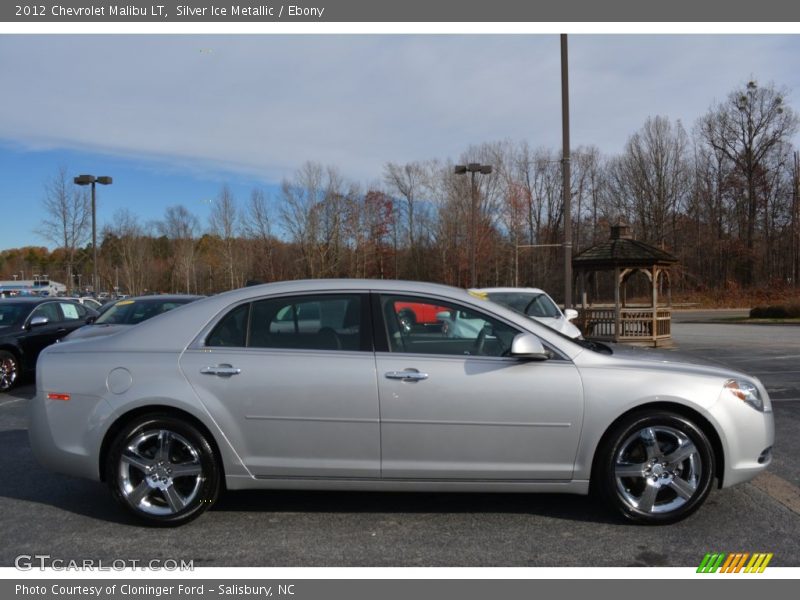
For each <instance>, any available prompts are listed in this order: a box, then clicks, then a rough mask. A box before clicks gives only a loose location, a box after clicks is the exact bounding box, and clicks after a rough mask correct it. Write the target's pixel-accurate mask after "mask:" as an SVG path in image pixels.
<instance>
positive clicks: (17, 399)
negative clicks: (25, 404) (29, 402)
mask: <svg viewBox="0 0 800 600" xmlns="http://www.w3.org/2000/svg"><path fill="white" fill-rule="evenodd" d="M24 399H25V398H14V399H12V400H6V401H5V402H0V406H6V405H7V404H14V402H22V401H23V400H24Z"/></svg>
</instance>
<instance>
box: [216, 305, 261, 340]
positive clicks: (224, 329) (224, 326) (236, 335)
mask: <svg viewBox="0 0 800 600" xmlns="http://www.w3.org/2000/svg"><path fill="white" fill-rule="evenodd" d="M249 311H250V305H249V304H242V305H241V306H237V307H236V308H234V309H233V310H232V311H231V312H229V313H228V314H227V315H225V316H224V317H223V318H222V320H221V321H220V322H219V323H218V324H217V326H216V327H215V328H214V330H213V331H212V332H211V335H209V336H208V339H207V340H206V346H214V347H233V348H244V347H245V345H246V342H247V338H246V336H247V316H248V314H249Z"/></svg>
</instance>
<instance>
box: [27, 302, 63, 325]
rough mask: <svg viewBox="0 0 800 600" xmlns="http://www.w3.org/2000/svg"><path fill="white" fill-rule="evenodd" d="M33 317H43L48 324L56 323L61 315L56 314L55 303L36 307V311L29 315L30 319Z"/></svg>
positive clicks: (56, 307)
mask: <svg viewBox="0 0 800 600" xmlns="http://www.w3.org/2000/svg"><path fill="white" fill-rule="evenodd" d="M33 317H44V318H46V319H47V320H48V321H49V322H50V323H57V322H58V321H60V320H61V314H60V313H59V312H58V306H57V305H56V303H55V302H48V303H47V304H42V305H41V306H38V307H36V310H34V311H33V313H31V318H33Z"/></svg>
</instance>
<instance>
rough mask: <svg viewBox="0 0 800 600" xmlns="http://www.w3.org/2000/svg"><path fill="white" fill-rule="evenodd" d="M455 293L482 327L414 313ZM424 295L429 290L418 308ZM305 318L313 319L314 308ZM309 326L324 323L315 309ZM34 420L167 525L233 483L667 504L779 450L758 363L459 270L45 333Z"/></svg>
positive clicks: (74, 458) (698, 498)
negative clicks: (669, 351) (555, 307)
mask: <svg viewBox="0 0 800 600" xmlns="http://www.w3.org/2000/svg"><path fill="white" fill-rule="evenodd" d="M409 304H413V305H414V306H421V307H423V308H426V309H427V310H428V311H429V312H432V313H435V312H436V311H442V310H451V311H461V312H463V313H465V314H467V315H468V316H469V318H470V319H473V320H475V319H481V320H482V321H483V325H482V326H481V327H480V328H478V329H477V330H476V332H475V334H474V335H473V336H472V337H461V336H459V337H448V336H443V335H442V333H441V331H436V330H434V329H431V328H422V327H420V328H407V327H403V326H402V325H401V323H400V319H399V318H398V315H399V313H400V312H401V311H402V308H403V307H407V306H408V305H409ZM426 305H427V306H426ZM303 315H305V316H306V317H305V318H301V317H303ZM312 322H313V324H314V326H313V327H311V326H310V325H309V323H312ZM30 417H31V419H30V439H31V445H32V447H33V450H34V452H35V454H36V456H37V457H38V459H39V461H40V462H41V463H43V464H44V465H46V466H47V467H50V468H52V469H54V470H57V471H60V472H63V473H68V474H71V475H75V476H80V477H87V478H90V479H94V480H102V481H105V482H106V483H107V484H108V486H109V487H110V489H111V492H112V494H113V495H114V496H115V497H116V499H117V500H119V502H121V504H122V505H123V506H125V507H126V508H127V509H128V510H130V511H131V512H133V513H134V514H135V515H137V516H138V517H141V518H142V519H144V520H146V521H148V522H150V523H154V524H160V525H176V524H180V523H184V522H186V521H189V520H190V519H192V518H194V517H197V516H198V515H199V514H200V513H202V512H203V511H205V510H206V509H207V508H208V507H209V506H211V505H212V504H213V503H214V501H215V500H216V499H217V496H218V494H219V493H220V490H221V489H222V488H223V484H224V486H225V487H226V488H227V489H245V488H261V489H275V488H283V489H288V488H291V489H330V490H333V489H345V490H427V491H432V490H433V491H481V492H486V491H498V492H565V493H577V494H586V493H587V492H588V491H589V489H590V486H591V487H592V489H593V490H595V491H596V492H597V493H598V495H599V496H600V497H602V498H603V499H604V500H605V501H606V502H607V503H608V504H609V505H610V506H612V507H613V508H614V509H616V510H617V511H618V512H619V513H620V514H621V515H623V516H624V517H626V518H628V519H630V520H633V521H638V522H642V523H668V522H672V521H676V520H678V519H681V518H683V517H685V516H687V515H689V514H690V513H691V512H693V511H694V510H696V509H697V508H698V507H699V506H700V505H701V504H702V502H703V501H704V500H705V498H706V496H707V495H708V493H709V490H710V489H711V486H712V485H713V483H714V482H715V481H716V482H718V484H719V485H720V486H722V487H727V486H731V485H734V484H737V483H741V482H743V481H747V480H749V479H751V478H753V477H754V476H755V475H756V474H758V473H759V472H761V471H762V470H764V469H765V468H766V467H767V466H768V465H769V463H770V461H771V447H772V442H773V419H772V408H771V405H770V400H769V397H768V396H767V392H766V391H765V389H764V387H763V386H762V384H761V383H760V382H759V381H758V380H757V379H755V378H753V377H749V376H747V375H744V374H742V373H737V372H734V371H728V370H724V369H719V368H714V367H706V366H700V365H693V364H682V363H678V362H667V361H656V360H652V359H648V358H646V355H640V354H636V353H632V352H615V351H612V350H611V349H610V348H609V347H607V346H603V345H597V344H592V343H589V342H584V341H582V340H573V339H571V338H569V337H567V336H564V335H562V334H560V333H558V332H556V331H554V330H553V329H551V328H549V327H546V326H544V325H542V324H540V323H538V322H536V321H534V320H531V319H529V318H527V317H526V316H524V315H522V314H520V313H518V312H515V311H513V310H511V309H507V308H504V307H502V306H499V305H496V304H492V303H487V302H486V301H484V300H481V299H479V298H475V297H474V296H471V295H470V294H468V293H467V292H465V291H463V290H458V289H454V288H450V287H445V286H440V285H434V284H423V283H412V282H400V281H368V280H315V281H292V282H282V283H275V284H268V285H261V286H254V287H249V288H244V289H240V290H235V291H232V292H228V293H225V294H221V295H218V296H213V297H210V298H206V299H203V300H198V301H196V302H193V303H192V304H188V305H186V306H184V307H182V308H181V309H180V310H177V311H172V312H169V313H166V314H163V315H159V316H157V317H155V318H153V319H150V320H148V321H145V322H143V323H141V324H140V325H137V326H136V327H132V328H130V329H128V330H126V331H122V332H120V333H118V334H116V335H113V336H105V337H98V338H92V339H87V340H79V341H76V342H69V343H64V344H56V345H54V346H50V347H49V348H47V349H46V350H44V352H42V354H41V357H40V359H39V364H38V368H37V393H36V398H35V399H34V400H33V401H32V402H31V415H30Z"/></svg>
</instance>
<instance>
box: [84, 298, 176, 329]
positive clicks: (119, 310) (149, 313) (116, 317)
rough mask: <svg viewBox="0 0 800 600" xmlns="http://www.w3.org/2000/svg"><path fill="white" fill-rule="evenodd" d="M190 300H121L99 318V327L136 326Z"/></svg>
mask: <svg viewBox="0 0 800 600" xmlns="http://www.w3.org/2000/svg"><path fill="white" fill-rule="evenodd" d="M187 302H189V300H175V299H171V300H120V301H119V302H117V303H116V304H114V305H112V306H111V307H110V308H109V309H107V310H106V311H105V312H104V313H103V314H101V315H100V316H99V317H97V320H96V321H95V324H97V325H136V324H137V323H141V322H142V321H146V320H147V319H151V318H153V317H155V316H156V315H160V314H161V313H165V312H167V311H170V310H172V309H173V308H176V307H178V306H181V305H182V304H186V303H187Z"/></svg>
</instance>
